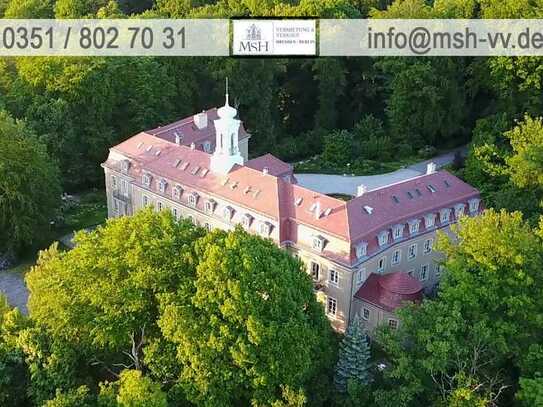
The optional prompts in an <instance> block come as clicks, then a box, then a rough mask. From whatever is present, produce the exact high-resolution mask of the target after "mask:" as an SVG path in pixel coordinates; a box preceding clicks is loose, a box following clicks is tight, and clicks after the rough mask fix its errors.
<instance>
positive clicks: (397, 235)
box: [392, 224, 405, 240]
mask: <svg viewBox="0 0 543 407" xmlns="http://www.w3.org/2000/svg"><path fill="white" fill-rule="evenodd" d="M404 228H405V225H403V224H401V225H394V227H393V228H392V238H393V239H394V240H398V239H401V238H402V237H403V230H404Z"/></svg>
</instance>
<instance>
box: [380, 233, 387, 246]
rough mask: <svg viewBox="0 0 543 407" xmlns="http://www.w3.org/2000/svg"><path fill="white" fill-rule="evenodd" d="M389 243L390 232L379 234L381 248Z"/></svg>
mask: <svg viewBox="0 0 543 407" xmlns="http://www.w3.org/2000/svg"><path fill="white" fill-rule="evenodd" d="M387 243H388V232H385V231H384V232H381V233H380V234H379V246H384V245H386V244H387Z"/></svg>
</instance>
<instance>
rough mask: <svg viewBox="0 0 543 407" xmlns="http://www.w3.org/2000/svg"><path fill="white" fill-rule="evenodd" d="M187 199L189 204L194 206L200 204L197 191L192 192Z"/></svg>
mask: <svg viewBox="0 0 543 407" xmlns="http://www.w3.org/2000/svg"><path fill="white" fill-rule="evenodd" d="M187 199H188V204H189V205H190V206H192V207H196V205H197V204H198V194H197V193H196V192H192V193H191V194H189V197H188V198H187Z"/></svg>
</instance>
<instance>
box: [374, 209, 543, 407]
mask: <svg viewBox="0 0 543 407" xmlns="http://www.w3.org/2000/svg"><path fill="white" fill-rule="evenodd" d="M456 232H457V234H458V239H454V240H452V239H451V240H448V239H447V238H446V237H445V235H443V236H441V238H440V240H439V244H438V250H441V251H443V252H444V253H445V255H446V262H445V268H446V270H447V271H446V273H445V275H444V280H443V281H442V283H441V286H440V291H439V294H438V297H437V299H435V300H427V301H425V302H424V303H423V304H422V305H421V306H420V307H408V308H405V309H402V310H401V311H399V315H400V317H401V319H402V324H401V325H400V328H399V330H398V331H397V332H396V333H394V332H389V331H388V330H384V332H383V333H382V335H381V341H382V344H383V346H384V349H385V352H386V353H387V354H388V357H389V358H390V361H391V364H392V366H391V368H390V369H389V370H386V371H385V386H383V388H381V389H379V390H377V391H376V394H375V396H376V401H377V402H379V403H382V404H383V405H399V404H401V405H405V406H415V405H420V404H421V403H422V404H423V405H436V404H437V405H439V403H448V402H451V403H452V402H453V401H454V403H456V404H453V405H466V403H468V401H467V400H472V401H473V400H478V402H479V403H482V401H481V400H493V401H496V399H501V398H502V397H506V395H505V394H506V393H507V392H508V391H509V392H510V387H507V386H510V385H511V383H512V382H513V381H514V380H515V375H516V373H515V371H516V369H520V371H525V372H526V373H527V374H533V372H532V371H531V370H532V366H533V364H532V363H529V361H530V360H534V358H538V357H539V355H540V354H539V348H538V347H537V345H538V344H539V343H540V342H541V339H542V338H541V332H543V331H542V330H541V325H542V324H543V303H542V302H541V296H540V295H539V294H538V292H540V290H541V289H542V288H543V276H542V275H541V273H540V271H539V269H540V264H541V261H542V260H543V249H542V248H543V245H542V241H541V238H540V237H539V236H538V234H536V233H535V232H534V231H533V230H532V229H531V228H530V226H529V225H527V224H526V223H525V222H524V221H523V220H522V215H521V214H520V213H512V214H510V213H507V212H505V211H501V212H495V211H493V210H487V211H486V212H485V213H484V214H483V215H482V216H479V217H476V218H464V219H462V220H461V222H460V226H459V227H458V228H456ZM538 233H541V232H538ZM539 360H540V359H539ZM506 366H508V368H507V369H505V367H506ZM501 386H506V387H505V388H502V387H501ZM509 396H510V394H509ZM472 401H469V402H472ZM467 405H477V404H476V403H475V404H469V403H468V404H467ZM483 405H486V404H483Z"/></svg>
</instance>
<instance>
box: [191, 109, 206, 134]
mask: <svg viewBox="0 0 543 407" xmlns="http://www.w3.org/2000/svg"><path fill="white" fill-rule="evenodd" d="M194 124H195V125H196V127H198V129H199V130H202V129H205V128H206V127H207V113H206V112H202V113H198V114H195V115H194Z"/></svg>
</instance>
